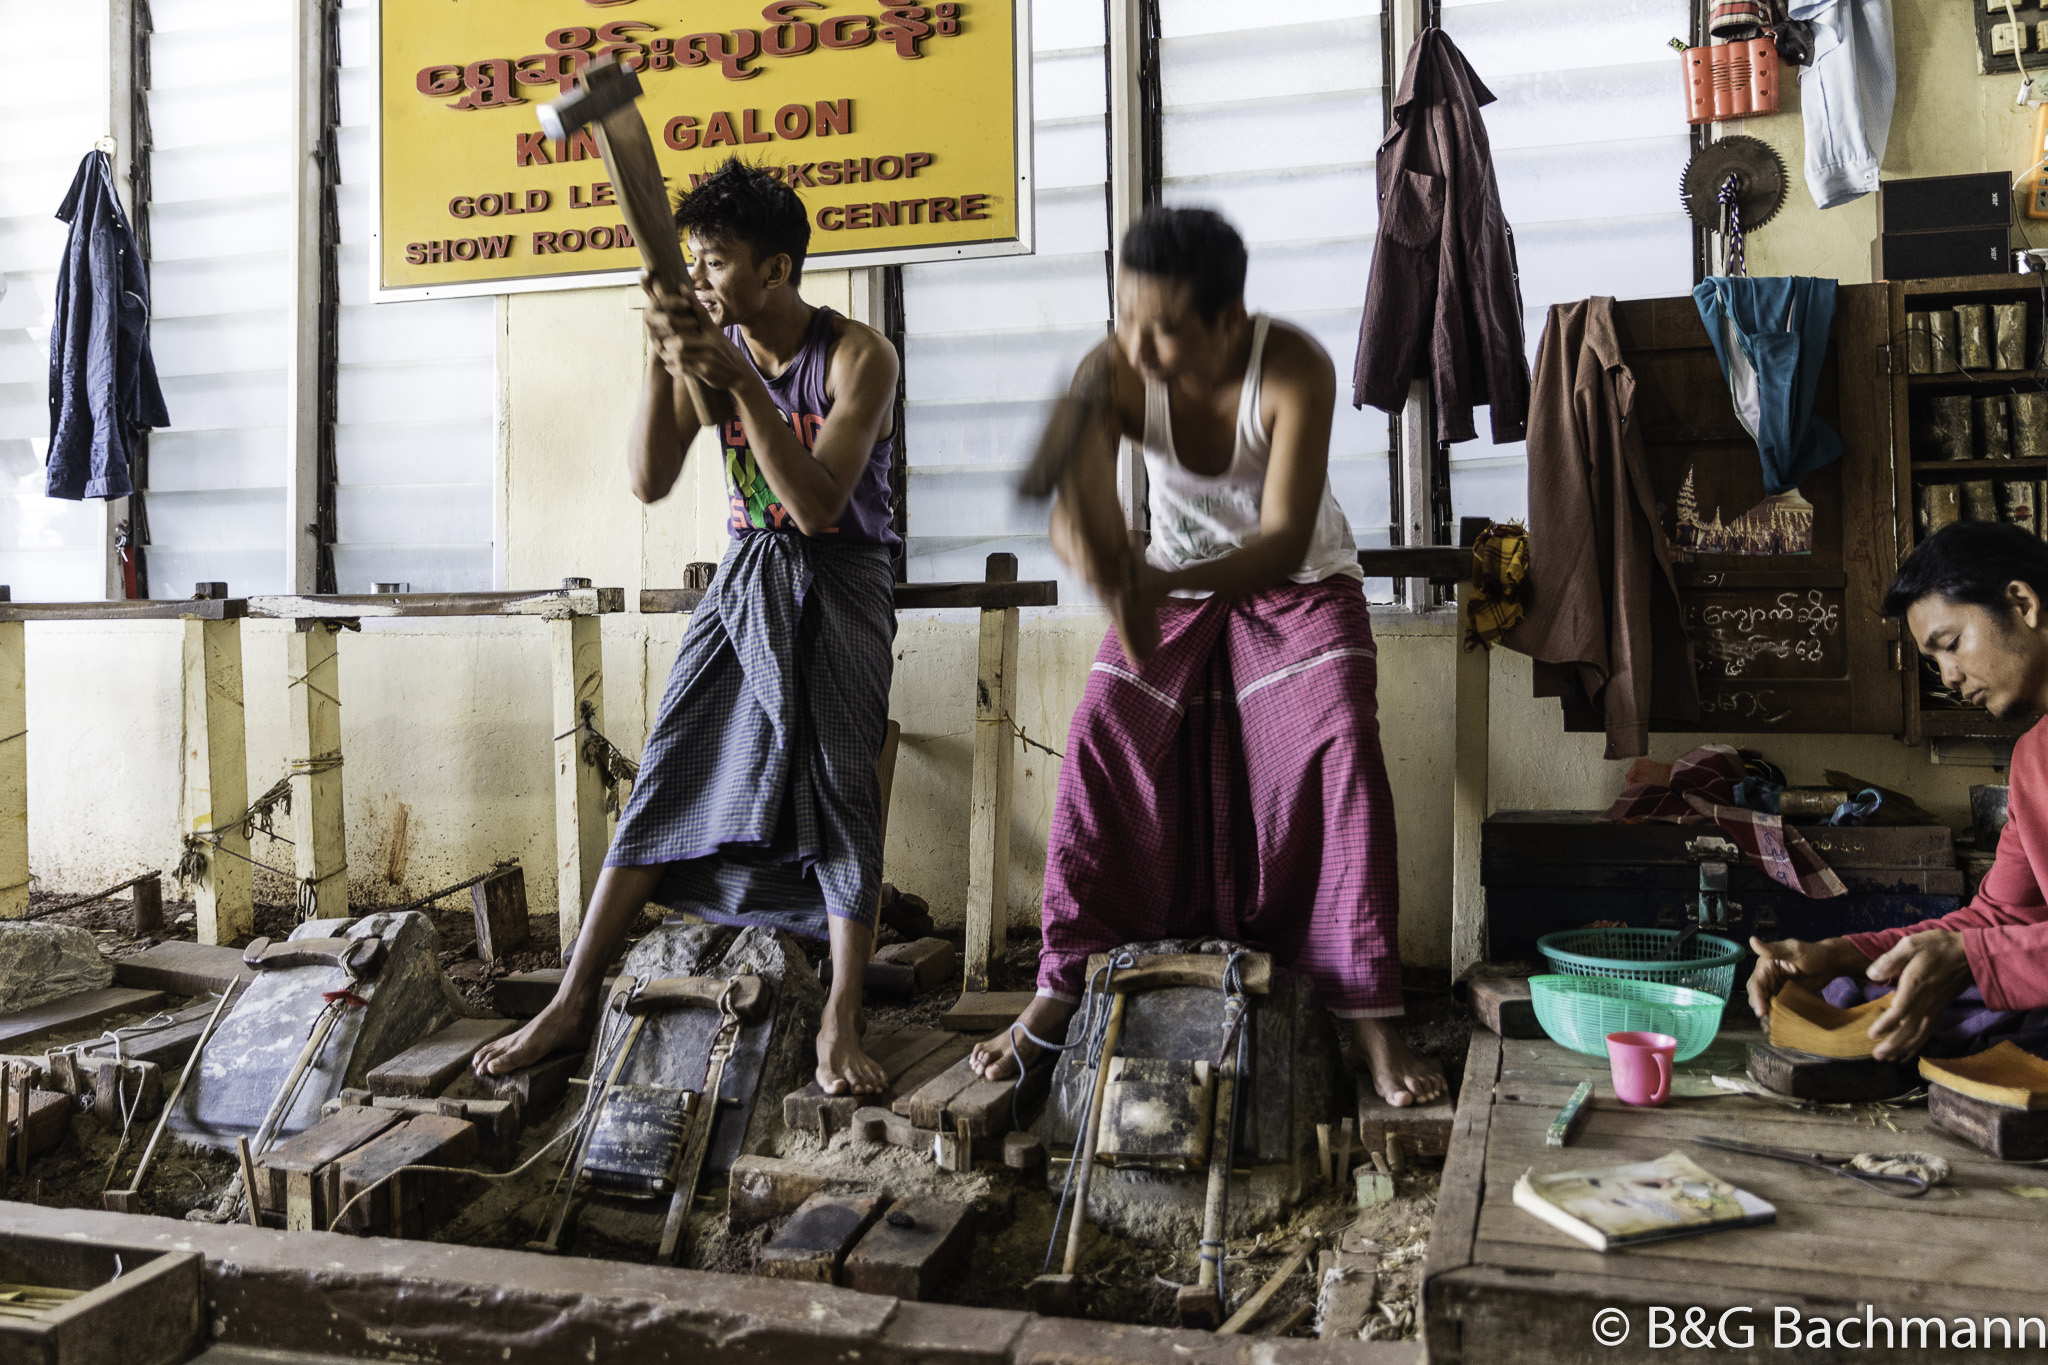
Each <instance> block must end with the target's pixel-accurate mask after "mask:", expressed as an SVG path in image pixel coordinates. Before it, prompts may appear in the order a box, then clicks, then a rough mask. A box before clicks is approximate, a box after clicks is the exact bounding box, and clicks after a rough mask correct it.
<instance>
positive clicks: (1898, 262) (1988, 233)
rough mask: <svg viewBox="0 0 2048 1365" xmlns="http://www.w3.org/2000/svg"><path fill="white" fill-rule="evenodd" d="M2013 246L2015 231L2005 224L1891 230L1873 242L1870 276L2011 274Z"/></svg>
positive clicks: (1922, 277)
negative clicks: (1920, 230) (2013, 232)
mask: <svg viewBox="0 0 2048 1365" xmlns="http://www.w3.org/2000/svg"><path fill="white" fill-rule="evenodd" d="M2011 246H2012V234H2011V230H2010V229H2008V228H2005V227H1982V228H1963V229H1961V230H1958V231H1952V232H1887V233H1885V234H1883V235H1882V236H1880V237H1878V238H1877V239H1876V240H1874V241H1872V242H1871V244H1870V278H1872V279H1873V280H1935V279H1945V278H1947V277H1949V276H1952V275H2009V274H2011V273H2012V251H2011Z"/></svg>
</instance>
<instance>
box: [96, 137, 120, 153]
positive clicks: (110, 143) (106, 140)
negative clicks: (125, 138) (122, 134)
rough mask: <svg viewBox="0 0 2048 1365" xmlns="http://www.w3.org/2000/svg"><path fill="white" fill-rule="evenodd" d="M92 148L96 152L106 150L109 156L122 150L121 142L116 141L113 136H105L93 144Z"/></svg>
mask: <svg viewBox="0 0 2048 1365" xmlns="http://www.w3.org/2000/svg"><path fill="white" fill-rule="evenodd" d="M92 149H93V150H94V151H96V152H105V153H106V154H107V155H108V156H114V155H116V154H117V153H119V152H120V150H121V144H120V143H118V142H116V141H114V139H113V138H112V137H111V136H109V137H103V138H101V139H100V140H99V141H97V142H95V143H93V144H92Z"/></svg>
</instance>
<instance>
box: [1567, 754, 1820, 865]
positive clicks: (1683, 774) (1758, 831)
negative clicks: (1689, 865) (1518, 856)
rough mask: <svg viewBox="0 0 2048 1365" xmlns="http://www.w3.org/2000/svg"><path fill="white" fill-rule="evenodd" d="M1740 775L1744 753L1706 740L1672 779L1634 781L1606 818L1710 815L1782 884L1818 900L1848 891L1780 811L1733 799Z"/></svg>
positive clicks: (1701, 818)
mask: <svg viewBox="0 0 2048 1365" xmlns="http://www.w3.org/2000/svg"><path fill="white" fill-rule="evenodd" d="M1742 777H1743V766H1742V755H1741V754H1738V753H1737V752H1735V750H1734V749H1732V748H1730V747H1729V746H1728V745H1726V744H1702V745H1701V746H1700V747H1699V748H1697V749H1694V750H1693V751H1692V752H1691V753H1688V754H1687V755H1685V757H1683V758H1681V759H1679V760H1678V761H1677V762H1676V763H1674V764H1672V765H1671V780H1670V781H1669V782H1668V783H1667V782H1635V783H1631V784H1630V785H1629V786H1628V788H1627V789H1626V790H1624V791H1623V792H1622V794H1621V795H1620V796H1618V797H1616V798H1615V800H1614V804H1613V805H1612V806H1610V807H1609V808H1608V810H1607V818H1608V819H1609V820H1613V821H1615V822H1617V823H1619V824H1670V825H1704V824H1706V823H1708V822H1709V821H1712V822H1713V823H1714V824H1716V825H1719V826H1720V827H1721V832H1722V833H1723V834H1725V835H1727V836H1728V837H1729V838H1730V839H1733V840H1734V841H1735V845H1736V847H1738V848H1740V849H1741V850H1742V851H1743V852H1744V853H1745V854H1747V855H1748V856H1749V858H1750V860H1751V861H1752V862H1754V863H1755V864H1756V865H1757V866H1758V867H1760V868H1762V869H1763V870H1764V871H1765V872H1766V873H1767V874H1769V876H1770V878H1771V880H1772V881H1774V882H1777V883H1778V884H1779V885H1781V886H1785V887H1788V888H1790V889H1791V890H1794V891H1797V892H1798V893H1799V894H1800V895H1802V896H1811V897H1813V898H1814V899H1816V900H1825V899H1827V898H1829V897H1833V896H1846V895H1848V894H1849V888H1848V887H1846V886H1844V885H1843V884H1842V879H1841V878H1840V877H1837V876H1836V875H1835V872H1834V869H1833V868H1831V867H1829V866H1828V865H1827V863H1826V862H1824V861H1822V859H1821V856H1820V854H1818V853H1815V852H1814V851H1813V845H1812V844H1809V843H1807V842H1806V838H1805V836H1804V835H1802V834H1801V833H1800V832H1799V831H1798V830H1796V829H1794V828H1792V826H1790V825H1788V824H1786V823H1785V822H1784V820H1782V819H1781V818H1779V817H1778V816H1775V815H1770V814H1767V813H1765V812H1763V811H1758V810H1750V809H1748V808H1747V807H1744V806H1738V805H1736V804H1735V793H1736V788H1738V787H1739V786H1741V784H1742Z"/></svg>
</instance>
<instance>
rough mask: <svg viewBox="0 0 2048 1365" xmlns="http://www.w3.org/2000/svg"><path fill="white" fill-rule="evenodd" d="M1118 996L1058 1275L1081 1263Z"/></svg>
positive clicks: (1118, 1021)
mask: <svg viewBox="0 0 2048 1365" xmlns="http://www.w3.org/2000/svg"><path fill="white" fill-rule="evenodd" d="M1126 999H1127V997H1125V996H1122V995H1119V996H1117V997H1116V999H1115V1000H1113V1001H1111V1002H1110V1006H1109V1023H1108V1024H1107V1025H1106V1026H1104V1028H1103V1030H1102V1057H1101V1060H1100V1061H1099V1062H1098V1063H1097V1064H1096V1068H1095V1090H1094V1095H1095V1098H1094V1100H1093V1101H1091V1102H1090V1104H1089V1106H1088V1134H1087V1136H1086V1137H1085V1138H1084V1139H1083V1140H1082V1144H1081V1169H1080V1170H1078V1171H1076V1172H1075V1173H1074V1212H1073V1214H1072V1221H1071V1222H1069V1223H1068V1225H1067V1254H1066V1258H1065V1259H1064V1260H1062V1261H1061V1262H1060V1273H1061V1274H1062V1275H1071V1274H1073V1273H1074V1266H1075V1265H1076V1264H1077V1263H1078V1262H1079V1261H1080V1259H1081V1224H1083V1223H1085V1222H1087V1221H1088V1184H1089V1176H1090V1175H1092V1174H1093V1173H1094V1170H1095V1149H1096V1147H1097V1146H1099V1145H1100V1144H1101V1142H1102V1095H1103V1092H1104V1091H1105V1090H1107V1089H1108V1088H1109V1064H1110V1062H1112V1061H1113V1060H1115V1058H1116V1044H1117V1040H1118V1039H1119V1038H1121V1037H1122V1036H1123V1032H1124V1001H1125V1000H1126Z"/></svg>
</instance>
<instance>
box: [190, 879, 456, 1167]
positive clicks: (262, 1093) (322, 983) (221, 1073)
mask: <svg viewBox="0 0 2048 1365" xmlns="http://www.w3.org/2000/svg"><path fill="white" fill-rule="evenodd" d="M337 935H345V936H346V937H348V938H351V939H356V938H370V937H381V938H382V939H383V940H384V944H385V954H384V962H383V965H382V967H381V968H380V970H378V971H377V972H376V974H375V975H373V976H369V977H366V978H364V979H362V980H359V981H357V982H355V983H354V986H353V991H354V994H355V997H356V998H357V999H360V1000H361V1001H363V1003H362V1004H361V1005H356V1004H347V1005H345V1006H344V1008H343V1009H342V1010H341V1012H340V1014H339V1016H338V1017H337V1018H336V1020H335V1022H334V1025H333V1027H332V1029H331V1030H329V1032H328V1035H327V1038H326V1040H325V1043H324V1045H323V1046H322V1047H321V1048H320V1049H319V1052H318V1055H317V1056H315V1057H314V1058H313V1059H312V1061H311V1063H310V1065H309V1066H308V1068H307V1070H306V1074H305V1076H304V1079H303V1080H302V1081H301V1082H300V1083H299V1085H298V1087H297V1090H296V1098H295V1099H294V1101H293V1102H292V1105H291V1107H290V1109H289V1111H288V1112H287V1113H286V1114H285V1115H284V1117H283V1119H282V1121H281V1122H280V1124H279V1125H278V1129H277V1136H279V1137H290V1136H291V1135H292V1134H294V1133H302V1132H304V1131H305V1130H306V1129H308V1128H310V1127H312V1126H313V1124H315V1123H317V1122H318V1121H319V1119H320V1116H321V1109H322V1107H323V1106H324V1105H325V1104H326V1103H327V1101H329V1100H331V1099H333V1098H334V1097H335V1096H336V1095H337V1094H339V1093H340V1092H341V1090H342V1089H344V1088H346V1087H355V1088H361V1087H362V1086H363V1085H364V1083H365V1081H366V1080H367V1078H368V1073H369V1071H370V1069H371V1068H372V1067H375V1066H377V1065H378V1064H379V1063H381V1062H383V1061H385V1060H387V1059H389V1058H390V1057H392V1056H394V1055H396V1054H397V1053H399V1052H402V1051H404V1050H405V1049H406V1048H408V1047H411V1046H412V1045H413V1044H414V1043H417V1042H418V1041H420V1040H421V1039H422V1038H425V1037H427V1036H429V1035H430V1034H433V1033H436V1032H438V1031H439V1030H440V1029H442V1028H445V1027H446V1026H447V1025H448V1024H449V1023H450V1022H452V1021H453V1020H454V1019H455V1018H456V1016H457V1014H458V1013H459V1012H460V1010H459V1006H460V1004H461V999H460V997H459V996H457V995H456V994H455V990H454V987H453V986H452V985H450V984H449V982H448V979H447V977H446V976H445V975H443V974H442V971H441V966H440V962H439V961H438V959H437V957H436V953H437V950H438V948H439V946H440V938H439V935H438V934H436V933H435V931H434V927H433V922H432V921H431V920H429V919H428V918H427V917H426V916H424V915H422V914H419V913H418V912H413V911H408V912H405V913H402V914H382V913H380V914H372V915H366V916H364V917H363V918H362V919H359V920H353V921H349V920H309V921H307V922H305V923H303V924H301V925H299V926H298V927H297V928H296V929H294V930H293V931H292V933H291V936H290V937H291V939H293V940H296V939H308V938H328V937H332V936H337ZM348 985H349V982H348V978H347V976H346V975H345V974H344V973H343V972H342V970H341V969H340V968H338V967H327V966H318V965H308V966H303V967H288V968H278V969H273V970H268V971H264V972H261V973H259V974H258V976H257V979H256V980H255V981H253V982H251V983H250V984H249V985H248V986H247V987H246V988H245V989H244V990H243V991H242V993H241V995H240V996H239V998H237V999H236V1001H235V1003H234V1004H233V1005H232V1006H231V1007H230V1008H229V1010H228V1014H227V1017H226V1018H224V1019H222V1020H221V1023H220V1027H219V1029H218V1030H217V1031H216V1032H215V1034H214V1036H213V1040H212V1041H211V1042H210V1043H208V1045H207V1048H206V1055H205V1056H203V1057H202V1058H200V1061H199V1065H198V1067H197V1068H196V1069H195V1072H194V1075H193V1078H192V1081H191V1083H190V1084H188V1085H187V1086H186V1088H185V1092H184V1094H183V1095H182V1096H181V1097H180V1099H179V1102H178V1104H177V1105H176V1106H175V1107H174V1108H173V1110H172V1112H171V1119H170V1126H171V1130H172V1131H173V1132H174V1133H177V1134H178V1135H180V1136H181V1137H183V1138H185V1139H186V1140H187V1141H190V1142H194V1143H197V1144H199V1145H201V1146H206V1147H212V1148H215V1149H217V1150H225V1151H232V1150H233V1149H234V1144H235V1139H236V1138H238V1137H253V1136H254V1135H255V1134H256V1132H257V1130H258V1129H259V1128H260V1127H261V1126H262V1124H263V1121H264V1117H265V1115H266V1114H267V1113H268V1112H269V1111H270V1108H271V1106H272V1104H273V1103H275V1101H276V1099H277V1097H278V1095H279V1094H280V1093H282V1092H283V1090H284V1087H285V1084H286V1082H287V1080H288V1078H289V1077H290V1076H291V1074H292V1072H293V1070H294V1068H295V1067H296V1066H297V1064H298V1061H299V1058H300V1056H301V1055H302V1053H303V1052H304V1049H305V1046H306V1042H307V1040H308V1038H309V1037H311V1036H312V1032H313V1027H314V1024H315V1021H316V1020H317V1019H318V1018H319V1016H320V1015H321V1013H322V1011H324V1010H325V1009H327V1007H328V1002H327V1000H326V999H325V998H324V997H326V996H327V995H328V994H329V993H331V992H335V991H339V990H341V989H343V988H344V987H346V986H348Z"/></svg>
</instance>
